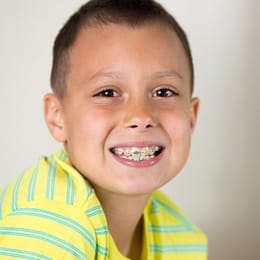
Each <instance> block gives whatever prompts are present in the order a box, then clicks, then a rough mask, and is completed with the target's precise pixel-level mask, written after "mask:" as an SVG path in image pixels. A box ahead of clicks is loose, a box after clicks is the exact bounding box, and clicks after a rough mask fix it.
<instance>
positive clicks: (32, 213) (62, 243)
mask: <svg viewBox="0 0 260 260" xmlns="http://www.w3.org/2000/svg"><path fill="white" fill-rule="evenodd" d="M143 219H144V237H143V252H142V259H149V260H156V259H162V260H170V259H176V260H205V259H207V239H206V237H205V235H204V234H203V233H202V232H201V231H200V230H199V229H198V228H197V227H196V226H195V225H194V224H192V223H191V222H190V221H189V220H187V218H186V217H185V216H184V215H183V213H182V212H181V211H180V209H178V208H177V207H176V206H175V205H174V204H173V203H172V202H171V201H170V200H169V199H168V198H166V196H164V195H163V194H162V193H161V192H159V191H156V192H154V193H153V195H152V196H151V198H150V200H149V202H148V203H147V205H146V207H145V209H144V213H143ZM0 259H27V260H28V259H30V260H33V259H42V260H50V259H54V260H59V259H66V260H72V259H75V260H76V259H77V260H85V259H90V260H92V259H93V260H94V259H97V260H104V259H110V260H111V259H112V260H126V259H128V258H126V257H124V256H123V255H121V254H120V252H119V251H118V249H117V247H116V245H115V243H114V241H113V238H112V236H111V234H110V233H109V231H108V226H107V222H106V218H105V215H104V212H103V209H102V207H101V204H100V202H99V200H98V198H97V196H96V195H95V192H94V190H93V189H92V187H91V186H90V185H89V184H88V182H87V181H86V180H85V179H84V178H83V177H82V176H81V175H80V174H79V172H77V171H76V170H75V169H74V168H73V167H72V166H71V164H70V162H69V160H68V158H67V154H66V153H65V151H64V150H63V149H62V150H60V151H58V152H57V153H55V154H54V155H51V156H49V157H43V158H41V159H40V160H39V162H38V163H37V165H36V166H34V167H32V168H30V169H29V170H27V171H25V172H24V173H23V174H22V175H20V176H19V177H18V178H17V179H16V180H15V181H14V182H12V183H11V184H9V185H8V186H7V187H6V188H5V189H3V190H2V192H1V193H0Z"/></svg>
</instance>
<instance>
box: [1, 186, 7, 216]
mask: <svg viewBox="0 0 260 260" xmlns="http://www.w3.org/2000/svg"><path fill="white" fill-rule="evenodd" d="M6 192H7V188H5V189H4V190H3V191H2V193H1V196H0V219H3V203H4V197H5V194H6Z"/></svg>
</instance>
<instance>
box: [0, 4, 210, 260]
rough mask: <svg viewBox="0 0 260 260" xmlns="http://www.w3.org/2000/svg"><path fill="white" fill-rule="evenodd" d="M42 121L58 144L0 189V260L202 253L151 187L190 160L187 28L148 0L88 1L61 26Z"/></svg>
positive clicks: (201, 241)
mask: <svg viewBox="0 0 260 260" xmlns="http://www.w3.org/2000/svg"><path fill="white" fill-rule="evenodd" d="M51 85H52V89H53V93H51V94H47V95H46V96H45V98H44V113H45V119H46V123H47V125H48V127H49V130H50V132H51V134H52V135H53V137H54V138H55V139H56V140H57V141H58V142H61V143H63V144H64V148H63V149H61V150H60V151H58V152H56V153H55V154H54V155H51V156H49V157H44V158H42V159H40V160H39V162H38V163H37V164H36V165H35V166H34V167H32V168H30V169H29V170H28V171H26V172H25V173H24V174H22V175H21V176H19V177H18V178H17V179H16V180H15V181H14V182H13V183H11V184H10V185H9V186H8V187H6V188H5V189H4V190H3V191H2V193H1V197H0V258H1V259H14V258H18V259H55V260H56V259H82V260H83V259H93V260H94V259H98V260H100V259H113V260H120V259H122V260H123V259H134V260H137V259H149V260H152V259H167V260H170V259H176V260H178V259H179V260H181V259H187V260H188V259H190V260H202V259H206V251H207V245H206V243H207V241H206V237H205V236H204V234H203V233H202V232H201V231H200V230H199V229H198V228H197V227H196V226H195V225H193V224H192V223H191V222H190V221H189V220H187V219H186V217H185V216H184V215H183V213H182V212H181V211H180V210H179V209H178V208H177V207H176V206H175V205H174V204H173V203H172V202H170V201H169V200H168V199H167V198H166V197H165V196H164V195H163V194H162V193H160V192H159V191H157V189H159V188H160V187H161V186H162V185H164V184H165V183H167V182H169V181H170V180H171V179H173V178H174V177H175V176H176V175H177V174H178V173H179V172H180V170H181V169H182V167H183V166H184V164H185V161H186V159H187V157H188V153H189V148H190V141H191V135H192V132H193V129H194V127H195V123H196V118H197V112H198V106H199V101H198V99H197V98H192V91H193V64H192V57H191V52H190V48H189V44H188V41H187V39H186V36H185V33H184V32H183V30H182V29H181V27H180V26H179V25H178V24H177V22H176V21H175V20H174V18H173V17H172V16H170V15H169V14H168V13H167V12H166V11H165V10H164V9H163V8H162V7H161V6H160V5H159V4H157V3H155V2H154V1H152V0H139V1H137V0H132V1H130V0H128V1H127V0H120V1H117V0H92V1H90V2H88V3H86V4H85V5H84V6H82V7H81V8H80V9H79V11H77V12H76V13H75V14H74V15H73V16H72V17H71V18H70V19H69V20H68V21H67V23H66V24H65V25H64V27H63V28H62V29H61V31H60V32H59V34H58V36H57V38H56V41H55V45H54V52H53V67H52V75H51Z"/></svg>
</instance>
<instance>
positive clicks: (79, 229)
mask: <svg viewBox="0 0 260 260" xmlns="http://www.w3.org/2000/svg"><path fill="white" fill-rule="evenodd" d="M21 215H23V216H31V217H38V218H44V219H48V220H51V221H54V222H56V223H59V224H61V225H64V226H66V227H68V228H70V229H72V230H73V231H75V232H76V233H78V234H79V235H81V236H82V237H83V238H84V239H85V240H86V241H87V242H88V243H89V245H90V246H91V247H92V248H93V249H94V250H95V248H96V241H95V238H94V236H93V234H92V233H91V232H90V231H88V230H87V229H86V228H85V227H84V226H82V225H80V224H79V223H78V222H76V221H74V220H73V219H71V218H68V217H65V216H63V215H60V214H57V213H54V212H51V211H47V210H41V209H35V208H24V209H19V210H17V211H16V212H13V213H12V214H11V216H21Z"/></svg>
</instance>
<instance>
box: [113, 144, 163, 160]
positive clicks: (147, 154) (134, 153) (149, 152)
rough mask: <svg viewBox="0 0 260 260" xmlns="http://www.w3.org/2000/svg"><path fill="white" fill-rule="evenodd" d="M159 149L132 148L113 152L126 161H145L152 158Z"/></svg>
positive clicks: (152, 147) (156, 147)
mask: <svg viewBox="0 0 260 260" xmlns="http://www.w3.org/2000/svg"><path fill="white" fill-rule="evenodd" d="M160 149H161V148H160V147H159V146H150V147H142V148H138V147H132V148H128V147H127V148H114V149H113V152H114V153H115V154H116V155H118V156H120V157H122V158H124V159H128V160H133V161H145V160H149V159H151V158H153V157H154V156H155V153H156V152H158V151H159V150H160Z"/></svg>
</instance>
